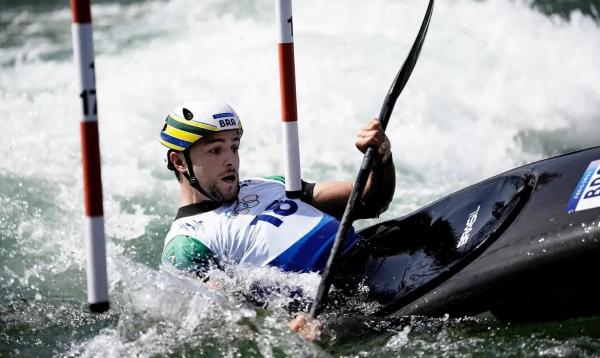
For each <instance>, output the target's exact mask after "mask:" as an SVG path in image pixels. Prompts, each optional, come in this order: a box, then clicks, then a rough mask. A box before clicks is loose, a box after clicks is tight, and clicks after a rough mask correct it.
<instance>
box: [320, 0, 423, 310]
mask: <svg viewBox="0 0 600 358" xmlns="http://www.w3.org/2000/svg"><path fill="white" fill-rule="evenodd" d="M433 3H434V0H430V1H429V6H428V7H427V12H426V13H425V18H424V19H423V23H422V24H421V28H420V30H419V34H418V35H417V38H416V39H415V42H414V43H413V45H412V48H411V49H410V52H409V53H408V57H407V58H406V60H405V61H404V64H403V65H402V67H401V68H400V71H399V72H398V74H397V75H396V78H395V79H394V82H392V86H391V87H390V90H389V91H388V94H387V95H386V97H385V100H384V101H383V106H382V108H381V112H380V113H379V121H380V122H381V126H382V127H383V130H384V131H385V128H386V127H387V124H388V121H389V119H390V115H391V114H392V111H393V110H394V105H395V104H396V100H397V99H398V96H399V95H400V93H401V92H402V90H403V89H404V86H405V85H406V83H407V82H408V79H409V77H410V75H411V74H412V71H413V69H414V68H415V64H416V63H417V59H418V58H419V54H420V53H421V47H422V46H423V42H425V35H426V34H427V29H428V28H429V22H430V20H431V13H432V12H433ZM373 153H374V149H373V148H368V149H367V151H366V152H365V156H364V157H363V161H362V163H361V165H360V170H359V171H358V175H357V177H356V180H355V182H354V186H353V187H352V192H351V194H350V198H349V199H348V203H347V205H346V209H345V210H344V215H343V216H342V221H341V223H340V227H339V228H338V231H337V233H336V236H335V240H334V242H333V247H332V248H331V253H330V254H329V259H328V260H327V266H325V270H324V271H323V276H322V277H321V283H320V284H319V288H318V290H317V295H316V297H315V300H314V301H313V303H312V305H311V308H310V312H309V316H310V317H312V318H316V317H317V315H318V314H319V313H320V311H321V309H322V307H321V306H322V304H323V302H325V299H326V297H327V293H328V292H329V288H330V287H331V278H332V276H333V275H332V272H333V268H334V263H335V260H336V257H337V255H338V252H339V249H340V247H341V246H342V244H343V242H344V240H345V239H346V236H347V235H348V230H349V229H350V226H351V225H352V221H353V220H352V216H353V211H354V207H355V205H356V200H357V199H358V197H359V196H360V195H362V192H363V190H364V188H365V185H366V184H367V179H368V178H369V173H370V171H371V166H372V165H373Z"/></svg>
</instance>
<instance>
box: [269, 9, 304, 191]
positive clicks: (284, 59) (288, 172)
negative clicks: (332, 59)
mask: <svg viewBox="0 0 600 358" xmlns="http://www.w3.org/2000/svg"><path fill="white" fill-rule="evenodd" d="M275 2H276V10H277V22H278V24H279V44H278V52H279V86H280V93H281V122H282V130H283V132H282V134H283V136H282V137H283V149H284V152H285V160H284V165H285V192H286V196H287V197H288V198H299V197H300V194H301V193H302V182H301V175H300V146H299V140H298V111H297V104H296V74H295V64H294V25H293V21H292V1H291V0H275Z"/></svg>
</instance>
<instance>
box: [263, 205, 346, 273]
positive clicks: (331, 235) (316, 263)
mask: <svg viewBox="0 0 600 358" xmlns="http://www.w3.org/2000/svg"><path fill="white" fill-rule="evenodd" d="M339 224H340V223H339V221H337V220H336V219H335V218H333V217H331V216H329V215H323V218H322V219H321V221H320V222H319V224H317V226H315V227H314V229H312V230H311V231H310V232H309V233H308V234H306V235H304V236H303V237H302V238H301V239H300V240H298V241H297V242H296V243H295V244H294V245H292V246H290V247H289V248H288V249H287V250H285V251H284V252H283V253H281V254H280V255H279V256H277V257H276V258H275V259H273V261H271V262H269V266H276V267H279V268H280V269H282V270H284V271H293V272H321V271H322V270H323V269H324V268H325V265H326V264H327V259H328V258H329V253H330V252H331V247H332V246H333V241H334V240H335V234H336V233H337V229H338V226H339ZM356 242H357V236H356V234H355V233H354V230H352V229H351V230H350V232H349V233H348V237H347V238H346V242H345V243H344V249H343V250H342V254H343V253H345V252H346V251H347V250H348V249H349V248H350V247H352V246H354V244H355V243H356Z"/></svg>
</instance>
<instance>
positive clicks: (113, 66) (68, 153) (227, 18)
mask: <svg viewBox="0 0 600 358" xmlns="http://www.w3.org/2000/svg"><path fill="white" fill-rule="evenodd" d="M425 6H426V4H425V2H421V1H388V0H374V1H369V2H365V1H359V0H344V1H327V2H323V1H316V0H304V1H302V2H295V3H294V25H295V32H294V35H295V46H296V74H297V92H298V106H299V107H298V115H299V120H300V122H299V131H300V141H301V163H302V165H303V171H304V177H305V178H306V179H309V180H317V181H319V180H329V179H352V178H353V177H354V175H355V173H356V172H357V170H358V166H359V163H360V160H361V155H360V153H358V151H357V150H356V149H355V148H354V136H355V135H356V133H358V130H359V129H360V128H361V127H362V126H363V125H364V124H365V123H366V121H367V120H368V119H369V118H371V117H373V116H376V115H378V112H379V110H380V106H381V104H382V101H383V98H384V95H385V93H386V92H387V90H388V88H389V85H390V84H391V81H392V79H393V77H394V76H395V74H396V72H397V70H398V69H399V66H400V65H401V64H402V62H403V61H404V58H405V56H406V55H407V53H408V51H409V48H410V46H411V44H412V42H413V39H414V37H415V35H416V33H417V31H418V28H419V25H420V22H421V19H422V16H423V14H424V11H425ZM274 11H275V9H274V4H273V2H272V1H268V0H261V1H255V2H251V3H250V2H222V1H217V0H205V1H191V0H172V1H168V2H163V1H148V2H141V3H137V4H131V5H118V4H100V5H94V8H93V16H94V25H95V28H94V31H95V39H96V42H97V43H96V75H97V90H98V105H99V126H100V139H101V154H102V170H103V172H102V176H103V184H104V198H105V199H104V200H105V208H106V213H105V214H106V217H107V221H106V223H107V232H108V233H109V234H110V235H111V236H112V237H115V238H119V239H128V238H129V239H133V238H135V237H138V236H139V235H142V234H143V233H144V229H145V228H147V227H148V225H149V223H151V222H152V221H153V220H155V219H156V217H157V215H158V216H170V215H171V213H174V212H175V210H176V207H175V206H176V200H177V199H176V195H177V188H176V183H175V180H174V179H173V178H172V176H171V175H170V174H169V173H167V171H166V169H165V168H164V166H165V165H164V153H165V149H164V148H162V147H161V146H160V144H159V143H158V134H159V131H160V129H161V127H162V124H163V121H164V117H165V116H166V114H167V113H168V112H169V111H170V110H171V109H172V108H173V107H174V106H176V105H177V104H178V103H179V102H180V101H183V100H186V99H189V98H194V97H212V98H218V99H221V100H225V101H227V102H229V103H230V104H231V105H232V106H234V108H236V110H237V112H238V114H239V115H240V117H241V119H242V121H243V123H244V128H245V132H244V133H245V134H244V138H243V144H242V148H241V156H242V166H241V173H242V176H253V175H271V174H279V173H281V172H282V170H283V165H282V163H281V158H282V156H281V153H280V142H279V141H280V139H281V138H280V130H279V125H280V124H279V118H280V114H279V82H278V67H277V53H276V44H277V31H276V26H275V13H274ZM3 16H7V15H3ZM5 18H6V17H4V19H5ZM44 19H51V21H50V20H44ZM69 28H70V19H69V11H68V10H66V9H64V10H60V11H56V12H53V13H50V14H47V13H45V14H33V13H27V12H23V13H20V14H14V20H13V21H12V22H10V23H9V26H8V28H7V32H6V33H5V34H8V35H10V36H14V37H15V43H17V44H16V45H15V46H12V47H10V46H8V47H6V48H0V66H2V67H0V113H1V114H2V117H3V118H2V120H1V121H0V131H2V133H3V135H2V136H0V148H2V149H1V150H2V160H1V161H0V173H2V174H3V175H5V176H7V177H17V178H21V177H22V178H29V179H35V180H39V181H40V182H44V183H46V184H47V185H49V186H51V187H54V188H55V194H56V199H55V200H56V201H57V202H56V203H55V204H56V206H55V207H54V206H53V208H54V209H53V210H62V211H63V212H62V213H61V215H62V216H61V215H58V214H59V213H55V214H57V215H54V217H57V216H60V217H62V219H61V220H63V221H62V222H61V223H59V224H56V226H55V225H54V224H51V223H50V220H54V219H48V220H42V219H39V218H33V219H31V220H25V222H24V223H23V224H22V226H20V229H21V234H23V235H28V237H26V238H25V237H23V238H20V239H19V240H31V242H32V243H34V244H35V243H40V242H44V243H46V242H49V241H48V240H49V236H58V235H64V238H61V239H62V240H57V241H56V247H58V249H56V248H55V249H54V250H55V251H54V252H55V255H54V257H56V256H58V257H59V260H58V261H57V262H55V263H54V264H48V265H49V266H50V269H51V270H53V271H52V272H56V271H57V270H58V271H59V272H61V270H64V269H65V268H68V267H71V266H75V267H79V268H81V267H83V264H82V262H81V260H82V259H83V257H84V255H82V254H81V250H83V245H82V244H80V241H79V236H78V232H79V229H78V225H79V224H80V222H81V220H80V218H81V215H82V214H81V213H82V200H81V198H82V193H81V191H82V189H81V187H82V184H81V169H80V149H79V145H80V144H79V111H80V108H79V106H80V103H79V97H78V93H77V90H76V88H77V86H76V84H75V83H76V78H75V73H76V72H75V67H74V65H73V62H72V60H71V59H70V56H71V55H70V54H69V51H70V47H71V45H70V35H69V34H70V29H69ZM63 31H64V33H63ZM22 34H25V35H22ZM8 35H2V34H0V36H8ZM19 36H20V37H19ZM3 40H4V39H3ZM19 41H21V42H19ZM65 53H66V54H65ZM65 56H66V57H65ZM598 58H600V29H599V28H598V25H597V24H595V23H594V22H593V21H592V20H591V19H589V18H587V17H583V16H581V15H580V14H579V13H574V14H573V15H572V16H571V21H565V20H562V19H560V18H557V17H548V16H545V15H542V14H540V13H538V12H536V11H534V10H532V9H531V8H530V6H529V5H528V3H527V2H523V1H505V0H488V1H485V2H481V1H471V0H452V1H438V2H436V8H435V10H434V15H433V19H432V22H431V27H430V29H429V34H428V37H427V40H426V41H425V45H424V47H423V50H422V53H421V57H420V59H419V62H418V63H417V66H416V68H415V71H414V73H413V75H412V77H411V79H410V81H409V82H408V85H407V87H406V88H405V90H404V92H403V94H402V95H401V97H400V99H399V101H398V103H397V105H396V109H395V111H394V114H393V116H392V118H391V122H390V125H389V127H388V132H387V133H388V136H389V137H390V138H391V141H392V149H393V152H394V158H395V161H396V165H397V169H398V170H397V175H398V181H397V184H398V185H397V190H396V193H397V195H396V198H395V199H394V202H393V204H392V206H391V207H390V210H389V212H388V213H386V214H384V216H383V217H382V218H391V217H396V216H398V215H401V214H404V213H407V212H409V211H411V210H413V209H416V208H418V207H419V206H421V205H424V204H426V203H428V202H430V201H432V200H435V199H437V198H439V197H440V196H441V195H444V194H447V193H449V192H451V191H453V190H457V189H459V188H461V187H463V186H465V185H467V184H471V183H474V182H476V181H478V180H481V179H484V178H486V177H489V176H491V175H494V174H497V173H499V172H502V171H504V170H507V169H510V168H512V167H514V166H517V165H520V164H523V163H525V162H528V161H532V160H535V159H539V158H541V157H543V156H545V155H548V154H549V153H550V152H556V151H561V150H563V149H564V148H575V147H582V146H586V145H592V144H597V139H596V133H597V130H596V128H595V127H596V123H595V119H597V118H598V115H599V114H600V100H599V98H600V86H598V83H600V67H599V66H598V60H597V59H598ZM548 143H550V144H551V145H550V147H548ZM552 143H555V144H552ZM552 145H553V146H552ZM32 182H33V180H32ZM140 198H144V199H145V201H144V203H168V204H169V205H166V204H165V205H166V206H168V207H169V209H166V208H165V205H163V206H160V207H161V210H163V211H161V212H158V213H157V212H152V211H151V210H147V211H146V210H145V208H143V207H142V206H140V205H142V204H141V202H142V200H140ZM8 199H10V198H8ZM9 201H10V200H9ZM123 201H131V202H133V204H134V206H133V207H134V210H131V207H130V206H128V205H123ZM135 205H138V206H137V208H138V209H137V210H136V209H135V208H136V206H135ZM151 205H154V204H151ZM57 208H60V209H57ZM40 224H41V225H46V228H45V229H43V230H41V231H40V230H36V229H32V227H33V226H32V225H40ZM52 239H54V238H52ZM108 255H109V278H110V279H111V280H112V283H113V285H117V284H118V283H120V282H130V281H131V280H133V276H132V275H133V274H132V273H130V272H128V271H127V269H126V268H123V267H122V266H119V265H117V264H114V262H115V261H120V260H121V259H122V258H123V257H124V256H125V254H124V253H123V249H122V248H120V247H119V246H118V245H117V244H115V243H111V244H110V245H109V251H108ZM158 259H159V258H158V257H157V258H156V260H157V261H158ZM111 262H113V263H112V264H111ZM125 262H127V263H130V261H129V260H126V261H125ZM48 265H47V266H48ZM46 268H48V267H46ZM34 271H36V272H37V273H38V276H39V275H43V274H42V273H41V272H43V270H42V269H36V270H34ZM150 271H151V270H150ZM270 275H271V276H270ZM28 277H29V276H28ZM264 277H271V278H273V279H275V280H276V281H277V280H279V281H277V282H281V280H283V282H286V280H287V279H285V278H279V276H277V275H276V274H273V273H266V276H264ZM238 278H239V277H238ZM308 281H310V280H308ZM308 281H307V282H306V285H305V287H308V286H310V284H309V283H308ZM240 282H244V281H243V280H241V279H239V280H238V281H235V280H234V283H236V284H237V283H240ZM302 282H305V281H302ZM234 286H235V284H234ZM113 288H114V287H113ZM144 292H145V291H144V290H142V289H141V288H140V290H139V291H135V292H134V294H137V295H141V296H143V295H144V294H145V293H144ZM165 295H166V293H165ZM167 296H168V295H167ZM168 297H171V296H168ZM144 302H146V303H148V302H150V301H149V300H146V301H144ZM147 308H148V309H157V310H159V311H161V310H163V308H161V307H154V306H152V305H148V306H147ZM161 314H163V315H166V314H167V313H166V311H162V313H161ZM195 326H197V323H194V322H191V323H190V327H192V328H193V327H195ZM147 334H148V336H147V337H150V338H152V337H153V336H152V335H151V331H148V332H147ZM108 335H109V336H110V337H105V336H102V337H104V338H106V339H108V341H109V342H110V343H109V344H108V345H109V346H110V345H111V343H114V341H115V340H117V339H120V338H115V337H116V336H118V332H116V331H111V333H109V334H108ZM190 335H191V336H193V334H191V333H190ZM102 337H101V336H98V337H97V339H96V340H94V341H93V342H90V343H89V346H90V347H92V346H95V345H98V346H101V345H105V342H104V341H103V339H104V338H102ZM150 338H149V339H148V340H151V339H150ZM148 340H144V339H142V338H139V340H137V341H135V342H138V343H139V342H147V341H148ZM134 345H135V343H134ZM90 349H92V348H90ZM115 349H117V348H115ZM92 351H94V350H93V349H92ZM117 351H118V352H121V353H123V352H128V353H135V352H139V351H140V346H139V345H138V346H135V348H131V349H130V348H127V347H126V343H123V346H122V347H121V348H119V349H117ZM157 352H164V351H161V350H160V349H158V348H157Z"/></svg>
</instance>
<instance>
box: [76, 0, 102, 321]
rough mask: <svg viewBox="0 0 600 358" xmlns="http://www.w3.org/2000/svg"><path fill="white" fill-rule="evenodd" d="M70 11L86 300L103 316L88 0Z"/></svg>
mask: <svg viewBox="0 0 600 358" xmlns="http://www.w3.org/2000/svg"><path fill="white" fill-rule="evenodd" d="M71 10H72V12H73V25H72V32H73V55H74V57H75V64H76V66H77V68H78V70H79V78H80V83H81V87H80V88H81V93H80V95H79V97H80V100H81V103H82V108H83V119H82V121H81V124H80V133H81V154H82V165H83V195H84V206H85V216H86V217H85V223H84V225H85V229H84V230H85V240H86V250H87V297H88V303H89V305H90V310H91V311H93V312H104V311H106V310H108V307H109V304H108V283H107V277H106V243H105V238H104V210H103V207H102V178H101V176H100V143H99V138H98V115H97V106H96V76H95V74H94V42H93V41H94V40H93V37H92V13H91V8H90V0H71Z"/></svg>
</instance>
